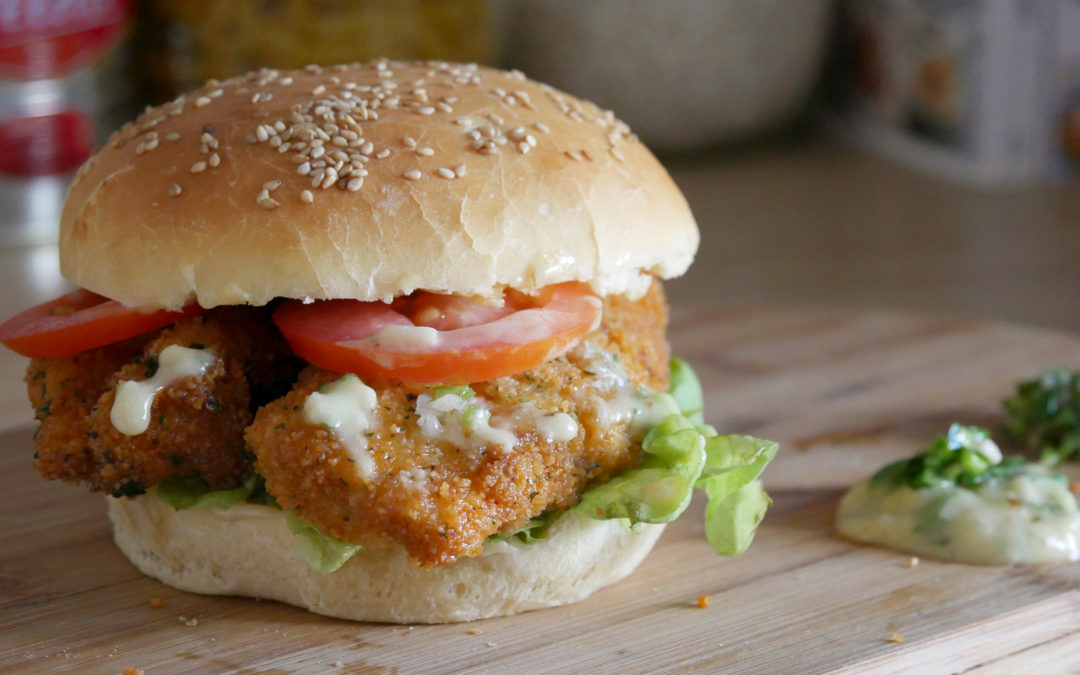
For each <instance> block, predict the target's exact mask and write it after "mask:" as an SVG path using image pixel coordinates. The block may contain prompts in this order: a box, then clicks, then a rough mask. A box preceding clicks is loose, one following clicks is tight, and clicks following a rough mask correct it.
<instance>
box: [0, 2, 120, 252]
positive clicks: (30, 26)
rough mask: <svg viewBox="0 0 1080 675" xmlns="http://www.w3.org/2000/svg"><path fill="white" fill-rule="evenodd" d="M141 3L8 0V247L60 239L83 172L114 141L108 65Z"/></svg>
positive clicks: (4, 91) (3, 79)
mask: <svg viewBox="0 0 1080 675" xmlns="http://www.w3.org/2000/svg"><path fill="white" fill-rule="evenodd" d="M131 13H132V0H0V245H18V244H27V243H35V242H41V241H48V240H51V239H55V238H56V232H57V224H58V223H59V220H60V207H61V205H62V204H63V199H64V192H65V190H66V189H67V184H68V182H69V181H70V179H71V176H72V174H73V172H74V171H75V169H77V168H78V166H79V165H80V164H81V163H82V162H83V161H84V160H85V159H86V158H87V157H88V156H89V154H90V152H91V150H92V149H93V147H94V146H95V145H96V144H98V143H100V142H101V141H103V140H104V136H105V134H107V133H108V132H109V131H110V130H111V126H112V125H110V124H109V123H107V122H106V121H105V120H104V117H105V115H106V113H107V111H108V109H109V107H110V103H111V101H113V100H115V96H116V90H115V89H110V88H111V87H116V86H117V84H118V82H117V80H116V78H115V76H113V77H111V78H110V80H111V81H110V82H108V83H107V86H104V85H106V83H105V82H103V80H104V79H105V78H104V77H103V76H104V71H105V63H106V59H107V57H108V56H109V55H110V54H112V53H113V52H115V48H116V46H117V44H118V43H119V42H120V40H121V39H122V37H123V35H124V30H125V29H126V27H127V25H128V22H129V20H130V18H131Z"/></svg>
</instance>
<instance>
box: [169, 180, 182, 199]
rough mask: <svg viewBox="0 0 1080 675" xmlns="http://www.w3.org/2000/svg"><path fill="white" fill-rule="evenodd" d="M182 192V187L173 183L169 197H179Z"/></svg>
mask: <svg viewBox="0 0 1080 675" xmlns="http://www.w3.org/2000/svg"><path fill="white" fill-rule="evenodd" d="M181 192H182V190H181V188H180V186H179V185H177V184H176V183H173V184H172V185H170V186H169V196H170V197H176V196H179V194H180V193H181Z"/></svg>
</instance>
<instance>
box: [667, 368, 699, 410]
mask: <svg viewBox="0 0 1080 675" xmlns="http://www.w3.org/2000/svg"><path fill="white" fill-rule="evenodd" d="M668 393H669V394H671V398H673V399H675V403H676V404H678V406H679V410H680V411H681V412H682V414H683V415H684V416H685V417H686V419H688V420H690V422H691V423H692V424H704V423H705V397H704V395H703V394H702V393H701V381H700V380H698V376H697V374H696V373H695V372H694V369H693V368H691V367H690V364H689V363H687V362H686V361H683V360H682V359H680V358H674V359H671V387H670V389H669V390H668Z"/></svg>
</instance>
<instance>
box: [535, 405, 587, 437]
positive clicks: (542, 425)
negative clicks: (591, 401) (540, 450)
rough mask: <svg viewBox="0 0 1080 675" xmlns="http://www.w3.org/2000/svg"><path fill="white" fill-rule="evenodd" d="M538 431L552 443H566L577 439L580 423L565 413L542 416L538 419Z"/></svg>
mask: <svg viewBox="0 0 1080 675" xmlns="http://www.w3.org/2000/svg"><path fill="white" fill-rule="evenodd" d="M537 412H539V411H537ZM536 430H537V431H538V432H540V435H541V436H543V437H544V438H545V439H547V440H548V441H550V442H552V443H566V442H567V441H572V440H573V439H574V438H576V437H577V434H578V423H577V420H575V419H574V418H573V417H571V416H570V415H568V414H566V413H564V412H557V413H555V414H553V415H543V414H541V415H540V416H539V417H537V418H536Z"/></svg>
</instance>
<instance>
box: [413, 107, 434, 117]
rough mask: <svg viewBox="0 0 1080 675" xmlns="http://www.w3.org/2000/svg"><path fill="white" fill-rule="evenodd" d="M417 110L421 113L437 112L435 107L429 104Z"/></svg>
mask: <svg viewBox="0 0 1080 675" xmlns="http://www.w3.org/2000/svg"><path fill="white" fill-rule="evenodd" d="M416 111H417V112H418V113H420V114H421V115H430V114H432V113H434V112H435V108H433V107H432V106H429V105H425V106H421V107H419V108H417V109H416Z"/></svg>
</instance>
